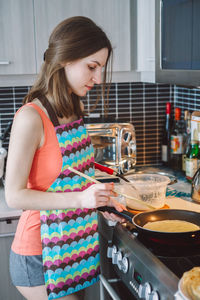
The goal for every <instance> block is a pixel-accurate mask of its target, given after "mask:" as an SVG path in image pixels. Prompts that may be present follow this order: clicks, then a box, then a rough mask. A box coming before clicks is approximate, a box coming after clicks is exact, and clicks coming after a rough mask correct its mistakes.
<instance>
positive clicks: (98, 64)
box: [5, 17, 124, 300]
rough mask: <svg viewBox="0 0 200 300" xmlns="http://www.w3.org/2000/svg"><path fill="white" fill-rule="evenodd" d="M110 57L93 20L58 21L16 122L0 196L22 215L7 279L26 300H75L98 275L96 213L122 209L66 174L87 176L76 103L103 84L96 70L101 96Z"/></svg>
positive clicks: (105, 190) (88, 156) (89, 164)
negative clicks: (102, 209)
mask: <svg viewBox="0 0 200 300" xmlns="http://www.w3.org/2000/svg"><path fill="white" fill-rule="evenodd" d="M111 54H112V47H111V44H110V41H109V40H108V38H107V36H106V35H105V33H104V32H103V31H102V30H101V28H99V27H98V26H97V25H96V24H95V23H94V22H93V21H91V20H90V19H88V18H85V17H73V18H69V19H67V20H64V21H63V22H61V23H60V24H59V25H58V26H57V27H56V28H55V29H54V31H53V32H52V34H51V36H50V39H49V46H48V49H47V50H46V51H45V54H44V63H43V66H42V69H41V72H40V74H39V76H38V79H37V81H36V83H35V84H34V85H33V87H32V88H31V90H30V92H29V93H28V95H27V96H26V97H25V99H24V106H22V108H21V109H20V110H19V111H18V112H17V113H16V115H15V118H14V122H13V126H12V131H11V137H10V144H9V153H8V161H7V170H6V184H5V194H6V200H7V203H8V205H9V206H10V207H14V208H20V209H23V213H22V216H21V218H20V221H19V224H18V228H17V231H16V235H15V238H14V241H13V244H12V247H11V254H10V274H11V278H12V281H13V284H14V285H15V286H16V287H17V288H18V290H19V291H20V292H21V294H22V295H23V296H24V297H25V298H26V299H28V300H32V299H37V300H45V299H48V298H49V299H55V298H60V299H69V300H70V299H71V300H72V299H80V298H81V297H82V296H83V291H84V288H85V287H87V286H90V285H91V284H93V283H95V282H96V281H97V280H98V275H99V253H98V248H99V244H98V233H97V213H96V210H95V209H96V208H97V207H99V206H104V205H111V206H114V207H115V208H116V209H118V210H119V211H121V210H122V209H124V207H123V206H122V205H121V204H119V203H118V202H117V201H116V200H114V199H113V198H112V196H115V193H114V191H113V184H108V183H107V184H92V183H91V182H90V181H88V180H86V179H85V178H83V177H81V176H78V175H77V174H76V173H73V172H71V171H69V169H68V167H69V166H71V167H73V168H75V169H77V170H79V171H80V172H83V173H85V174H87V175H89V176H94V155H93V154H94V153H93V147H92V146H91V141H90V138H89V136H88V134H87V132H86V129H85V127H84V124H83V120H82V118H81V117H82V115H83V104H82V102H81V101H80V97H83V96H85V95H86V93H87V92H88V91H89V90H91V89H92V88H93V87H94V85H98V84H100V83H101V82H102V80H101V77H102V70H103V69H104V71H103V75H104V76H103V90H105V89H104V87H105V82H106V72H107V67H108V62H109V60H110V57H111ZM104 216H105V217H107V218H110V219H112V220H117V221H120V220H121V219H120V218H119V217H117V216H115V215H113V214H111V215H109V214H108V213H104ZM47 295H48V296H47Z"/></svg>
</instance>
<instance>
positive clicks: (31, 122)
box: [13, 105, 42, 129]
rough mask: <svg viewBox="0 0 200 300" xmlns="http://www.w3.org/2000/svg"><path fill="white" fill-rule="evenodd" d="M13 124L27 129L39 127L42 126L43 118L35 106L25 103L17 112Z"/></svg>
mask: <svg viewBox="0 0 200 300" xmlns="http://www.w3.org/2000/svg"><path fill="white" fill-rule="evenodd" d="M13 125H14V126H20V127H21V126H23V127H25V128H27V129H31V128H32V127H34V128H35V129H39V128H41V126H42V119H41V117H40V115H39V113H38V111H37V110H36V109H35V108H34V107H32V106H29V105H24V106H22V107H21V109H20V110H19V111H18V112H17V113H16V115H15V118H14V122H13Z"/></svg>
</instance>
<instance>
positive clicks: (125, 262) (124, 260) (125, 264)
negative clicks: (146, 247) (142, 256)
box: [122, 256, 129, 274]
mask: <svg viewBox="0 0 200 300" xmlns="http://www.w3.org/2000/svg"><path fill="white" fill-rule="evenodd" d="M128 265H129V262H128V258H127V257H126V256H124V257H123V258H122V271H123V272H124V273H125V274H126V273H127V272H128Z"/></svg>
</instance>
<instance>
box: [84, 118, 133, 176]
mask: <svg viewBox="0 0 200 300" xmlns="http://www.w3.org/2000/svg"><path fill="white" fill-rule="evenodd" d="M86 128H87V130H88V133H89V135H90V137H91V142H92V144H93V147H94V157H95V162H97V163H100V164H102V165H105V166H109V167H111V168H113V169H114V170H115V171H117V172H118V173H127V172H128V171H130V170H133V169H134V167H135V164H136V135H135V128H134V126H133V125H132V124H130V123H93V124H86Z"/></svg>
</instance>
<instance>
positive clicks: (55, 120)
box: [38, 95, 60, 127]
mask: <svg viewBox="0 0 200 300" xmlns="http://www.w3.org/2000/svg"><path fill="white" fill-rule="evenodd" d="M38 99H39V100H40V102H41V103H42V105H43V106H44V107H45V108H46V110H47V112H48V114H49V118H50V120H51V122H52V123H53V125H54V126H55V127H56V126H59V125H60V123H59V121H58V118H57V116H56V113H55V110H54V108H53V106H52V105H51V103H50V102H49V100H48V99H47V98H46V97H45V96H44V95H40V97H38Z"/></svg>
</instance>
